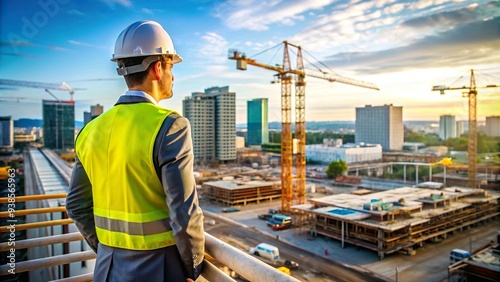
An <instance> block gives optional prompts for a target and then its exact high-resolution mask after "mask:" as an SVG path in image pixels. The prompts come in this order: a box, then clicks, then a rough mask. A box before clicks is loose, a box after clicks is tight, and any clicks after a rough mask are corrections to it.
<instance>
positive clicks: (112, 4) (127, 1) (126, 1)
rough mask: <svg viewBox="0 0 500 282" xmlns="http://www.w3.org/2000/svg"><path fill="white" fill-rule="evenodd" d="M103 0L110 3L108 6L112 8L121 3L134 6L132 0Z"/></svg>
mask: <svg viewBox="0 0 500 282" xmlns="http://www.w3.org/2000/svg"><path fill="white" fill-rule="evenodd" d="M101 1H102V2H104V3H106V4H108V6H109V7H111V8H114V7H115V5H121V6H124V7H131V6H132V2H131V1H130V0H101Z"/></svg>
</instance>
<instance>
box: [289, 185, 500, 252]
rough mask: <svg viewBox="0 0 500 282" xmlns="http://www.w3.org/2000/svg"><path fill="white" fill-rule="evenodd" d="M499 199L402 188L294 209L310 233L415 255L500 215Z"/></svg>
mask: <svg viewBox="0 0 500 282" xmlns="http://www.w3.org/2000/svg"><path fill="white" fill-rule="evenodd" d="M499 198H500V194H499V193H496V192H489V191H486V190H483V189H471V188H462V187H448V188H443V189H439V190H436V189H424V188H411V187H402V188H397V189H392V190H388V191H384V192H378V193H371V194H366V195H354V194H338V195H332V196H326V197H323V198H315V199H310V200H309V201H310V204H304V205H296V206H293V207H292V208H293V209H294V210H295V211H297V212H299V213H303V214H305V215H306V216H307V223H306V224H305V225H303V226H304V227H302V228H307V230H308V231H309V232H312V233H313V234H315V235H318V234H319V235H323V236H326V237H329V238H333V239H336V240H340V241H341V243H342V246H344V244H350V245H354V246H356V247H362V248H366V249H370V250H373V251H376V252H378V255H379V258H380V259H383V258H384V256H385V255H386V254H391V253H394V252H397V251H400V250H402V251H405V252H407V253H409V254H412V253H413V252H414V251H415V248H418V247H419V246H422V244H424V242H425V241H427V240H430V241H439V240H442V239H445V238H446V237H447V236H448V235H453V234H455V232H459V231H461V230H463V229H464V228H469V227H470V226H472V225H477V224H483V223H486V222H489V221H490V220H492V219H493V218H494V217H496V216H498V215H499V214H500V212H499V202H498V200H499Z"/></svg>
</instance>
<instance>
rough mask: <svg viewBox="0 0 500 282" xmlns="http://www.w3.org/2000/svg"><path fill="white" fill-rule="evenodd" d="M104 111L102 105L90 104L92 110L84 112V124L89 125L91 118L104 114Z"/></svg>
mask: <svg viewBox="0 0 500 282" xmlns="http://www.w3.org/2000/svg"><path fill="white" fill-rule="evenodd" d="M103 111H104V108H103V106H102V105H99V104H97V105H95V106H90V112H83V124H84V125H87V123H89V122H90V121H91V120H93V119H95V118H96V117H98V116H99V115H100V114H102V112H103Z"/></svg>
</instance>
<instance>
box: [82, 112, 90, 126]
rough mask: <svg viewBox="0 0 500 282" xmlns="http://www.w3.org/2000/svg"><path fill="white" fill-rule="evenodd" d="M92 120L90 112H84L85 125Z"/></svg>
mask: <svg viewBox="0 0 500 282" xmlns="http://www.w3.org/2000/svg"><path fill="white" fill-rule="evenodd" d="M91 120H92V115H91V114H90V112H83V125H87V123H89V122H90V121H91Z"/></svg>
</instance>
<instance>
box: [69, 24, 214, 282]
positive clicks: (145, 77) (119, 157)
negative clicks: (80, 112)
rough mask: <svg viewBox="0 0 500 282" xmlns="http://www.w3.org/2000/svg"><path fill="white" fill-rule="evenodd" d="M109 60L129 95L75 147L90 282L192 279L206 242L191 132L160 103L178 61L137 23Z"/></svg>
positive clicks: (156, 33)
mask: <svg viewBox="0 0 500 282" xmlns="http://www.w3.org/2000/svg"><path fill="white" fill-rule="evenodd" d="M112 61H114V62H117V64H118V69H117V71H118V74H119V75H123V76H124V78H125V81H126V83H127V86H128V89H129V90H128V91H127V92H126V93H125V94H124V95H122V96H121V97H120V98H119V99H118V102H117V103H116V104H115V106H114V107H113V108H111V109H110V110H108V111H107V112H105V113H104V114H102V115H100V116H99V117H97V118H96V119H94V120H92V121H91V122H90V123H88V124H87V125H86V126H85V127H84V128H83V129H82V130H81V132H80V134H79V135H78V137H77V139H76V161H75V164H74V167H73V173H72V175H71V181H70V185H69V193H68V197H67V201H66V209H67V211H68V215H69V217H70V218H72V219H73V220H74V221H75V224H76V226H77V227H78V229H79V230H80V232H81V233H82V235H83V236H84V237H85V240H86V241H87V243H88V244H89V245H90V247H91V248H92V249H93V250H94V251H96V252H97V261H96V266H95V270H94V281H120V282H123V281H151V282H154V281H182V282H184V281H192V280H196V278H197V277H198V276H199V274H200V271H201V267H202V262H203V258H204V246H205V237H204V230H203V213H202V211H201V208H200V207H199V204H198V195H197V193H196V183H195V180H194V175H193V148H192V140H191V129H190V124H189V121H188V120H187V119H186V118H184V117H181V116H180V115H179V114H177V113H176V112H174V111H171V110H168V109H165V108H162V107H160V106H158V104H157V103H158V102H159V101H160V100H163V99H168V98H170V97H172V86H173V80H174V77H173V75H172V66H173V64H176V63H180V62H182V58H181V57H180V56H179V55H177V54H176V52H175V50H174V46H173V44H172V40H171V39H170V36H169V35H168V33H167V32H166V31H165V30H164V29H163V28H162V26H161V25H160V24H158V23H156V22H153V21H140V22H135V23H133V24H132V25H130V26H129V27H127V28H126V29H125V30H124V31H123V32H122V33H121V34H120V35H119V36H118V39H117V40H116V45H115V52H114V54H113V58H112Z"/></svg>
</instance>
